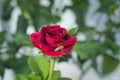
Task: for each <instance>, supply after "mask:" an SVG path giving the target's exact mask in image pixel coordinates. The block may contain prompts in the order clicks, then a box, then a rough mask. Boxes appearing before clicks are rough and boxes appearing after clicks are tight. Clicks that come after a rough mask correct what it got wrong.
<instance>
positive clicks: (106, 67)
mask: <svg viewBox="0 0 120 80" xmlns="http://www.w3.org/2000/svg"><path fill="white" fill-rule="evenodd" d="M118 64H119V60H117V59H115V58H113V57H111V56H108V55H104V60H103V64H102V75H106V74H108V73H110V72H111V71H113V70H114V69H116V67H117V66H118Z"/></svg>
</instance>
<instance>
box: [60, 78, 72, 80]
mask: <svg viewBox="0 0 120 80" xmlns="http://www.w3.org/2000/svg"><path fill="white" fill-rule="evenodd" d="M58 80H72V79H70V78H60V79H58Z"/></svg>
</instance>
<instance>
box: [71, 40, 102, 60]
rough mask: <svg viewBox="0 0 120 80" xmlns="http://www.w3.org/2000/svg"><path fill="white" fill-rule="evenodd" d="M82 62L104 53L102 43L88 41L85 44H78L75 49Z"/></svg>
mask: <svg viewBox="0 0 120 80" xmlns="http://www.w3.org/2000/svg"><path fill="white" fill-rule="evenodd" d="M73 49H74V50H75V51H76V52H77V54H78V56H79V57H80V59H81V60H85V59H88V58H92V57H95V55H97V54H98V53H101V52H102V51H104V47H103V46H102V44H101V43H98V42H93V41H87V42H85V43H80V42H77V43H76V44H75V46H74V48H73Z"/></svg>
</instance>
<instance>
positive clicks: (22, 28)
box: [17, 15, 28, 33]
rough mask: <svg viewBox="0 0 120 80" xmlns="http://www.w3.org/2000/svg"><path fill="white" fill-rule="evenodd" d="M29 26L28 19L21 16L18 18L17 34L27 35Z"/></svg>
mask: <svg viewBox="0 0 120 80" xmlns="http://www.w3.org/2000/svg"><path fill="white" fill-rule="evenodd" d="M27 26H28V21H27V19H26V18H25V17H24V16H23V15H20V16H19V17H18V22H17V32H20V33H26V29H27Z"/></svg>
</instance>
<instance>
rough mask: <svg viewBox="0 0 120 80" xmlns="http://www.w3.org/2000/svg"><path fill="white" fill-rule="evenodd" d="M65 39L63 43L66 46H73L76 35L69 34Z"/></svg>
mask: <svg viewBox="0 0 120 80" xmlns="http://www.w3.org/2000/svg"><path fill="white" fill-rule="evenodd" d="M65 40H66V41H64V42H63V43H62V45H63V46H65V47H68V46H73V45H74V44H75V42H76V37H74V36H72V35H69V34H67V35H66V37H65Z"/></svg>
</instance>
